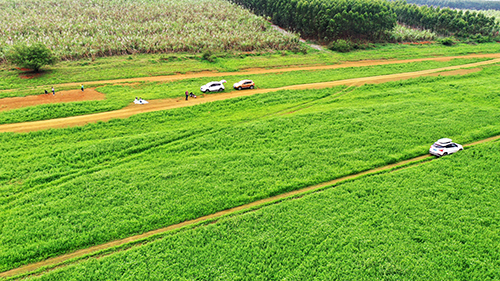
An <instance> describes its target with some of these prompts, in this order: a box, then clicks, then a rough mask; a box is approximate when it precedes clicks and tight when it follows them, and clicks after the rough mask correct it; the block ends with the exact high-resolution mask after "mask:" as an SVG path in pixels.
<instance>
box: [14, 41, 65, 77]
mask: <svg viewBox="0 0 500 281" xmlns="http://www.w3.org/2000/svg"><path fill="white" fill-rule="evenodd" d="M5 57H6V59H7V60H8V61H9V62H11V63H13V64H15V65H17V66H18V67H21V68H28V69H32V70H34V71H35V72H38V71H39V70H40V68H42V67H43V66H45V65H51V64H54V63H55V62H56V61H57V58H56V57H55V56H54V54H53V53H52V51H51V50H50V49H49V48H47V46H45V45H44V44H43V43H35V44H32V45H14V46H13V47H12V48H11V49H10V50H9V51H8V52H7V54H6V56H5Z"/></svg>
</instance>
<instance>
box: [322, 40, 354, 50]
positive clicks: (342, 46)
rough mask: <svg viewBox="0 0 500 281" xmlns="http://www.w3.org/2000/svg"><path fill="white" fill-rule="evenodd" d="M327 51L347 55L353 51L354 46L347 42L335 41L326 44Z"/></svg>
mask: <svg viewBox="0 0 500 281" xmlns="http://www.w3.org/2000/svg"><path fill="white" fill-rule="evenodd" d="M328 49H330V50H332V51H336V52H340V53H347V52H350V51H352V50H354V44H353V43H352V42H351V41H349V40H344V39H337V40H335V41H333V42H331V43H330V44H328Z"/></svg>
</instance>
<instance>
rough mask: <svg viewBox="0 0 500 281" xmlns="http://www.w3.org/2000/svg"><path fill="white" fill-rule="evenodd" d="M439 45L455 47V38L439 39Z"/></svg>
mask: <svg viewBox="0 0 500 281" xmlns="http://www.w3.org/2000/svg"><path fill="white" fill-rule="evenodd" d="M439 43H441V44H443V45H445V46H452V45H455V43H456V41H455V38H453V37H446V38H442V39H440V40H439Z"/></svg>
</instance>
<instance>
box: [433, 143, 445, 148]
mask: <svg viewBox="0 0 500 281" xmlns="http://www.w3.org/2000/svg"><path fill="white" fill-rule="evenodd" d="M433 146H434V147H435V148H443V146H441V145H440V144H438V143H435V144H433Z"/></svg>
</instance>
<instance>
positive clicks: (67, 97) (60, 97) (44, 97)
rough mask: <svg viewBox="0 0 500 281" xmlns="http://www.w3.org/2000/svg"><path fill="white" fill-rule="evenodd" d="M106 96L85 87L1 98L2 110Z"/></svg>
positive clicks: (98, 98)
mask: <svg viewBox="0 0 500 281" xmlns="http://www.w3.org/2000/svg"><path fill="white" fill-rule="evenodd" d="M105 98H106V96H105V95H104V94H101V93H99V92H97V91H96V90H94V89H85V91H83V92H82V91H81V90H70V91H60V92H56V94H55V95H52V92H50V91H49V93H48V94H41V95H36V96H26V97H15V98H3V99H0V111H4V110H11V109H16V108H21V107H27V106H35V105H39V104H48V103H64V102H74V101H88V100H103V99H105Z"/></svg>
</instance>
